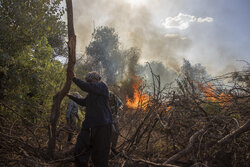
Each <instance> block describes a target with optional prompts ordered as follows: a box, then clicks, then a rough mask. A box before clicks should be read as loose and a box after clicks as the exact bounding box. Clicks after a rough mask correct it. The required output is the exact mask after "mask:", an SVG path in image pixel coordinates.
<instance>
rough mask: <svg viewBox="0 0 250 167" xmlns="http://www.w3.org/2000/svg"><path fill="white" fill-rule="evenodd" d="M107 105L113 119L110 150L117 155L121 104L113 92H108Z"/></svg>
mask: <svg viewBox="0 0 250 167" xmlns="http://www.w3.org/2000/svg"><path fill="white" fill-rule="evenodd" d="M109 105H110V110H111V113H112V117H113V119H114V123H113V126H112V137H111V150H112V152H113V153H114V154H117V153H118V152H117V151H116V145H117V140H118V137H119V134H120V128H119V110H122V109H123V106H124V105H123V103H122V101H121V99H120V98H119V97H117V96H116V95H115V94H114V93H113V92H111V91H110V92H109Z"/></svg>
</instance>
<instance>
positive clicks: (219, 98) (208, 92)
mask: <svg viewBox="0 0 250 167" xmlns="http://www.w3.org/2000/svg"><path fill="white" fill-rule="evenodd" d="M198 85H199V87H200V88H201V90H202V91H203V92H204V94H205V96H206V99H207V100H208V101H211V102H218V103H219V104H220V105H221V106H225V105H229V104H230V100H231V99H232V96H231V95H227V94H224V93H221V94H219V95H218V94H217V95H216V93H214V91H215V89H214V87H212V85H211V84H210V83H208V86H206V87H204V86H203V85H202V84H201V83H198Z"/></svg>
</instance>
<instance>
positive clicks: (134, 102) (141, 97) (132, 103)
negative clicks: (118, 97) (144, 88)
mask: <svg viewBox="0 0 250 167" xmlns="http://www.w3.org/2000/svg"><path fill="white" fill-rule="evenodd" d="M141 83H142V81H141V80H137V82H135V83H134V84H133V86H132V87H133V90H134V93H133V98H131V99H130V98H129V97H128V96H126V105H127V106H128V107H129V108H132V109H136V108H138V107H139V106H142V108H143V109H145V108H146V105H147V104H148V103H149V96H148V95H147V94H143V93H141V92H140V91H139V86H140V84H141Z"/></svg>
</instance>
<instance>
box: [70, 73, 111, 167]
mask: <svg viewBox="0 0 250 167" xmlns="http://www.w3.org/2000/svg"><path fill="white" fill-rule="evenodd" d="M70 75H71V76H70V77H72V78H73V79H72V81H73V82H74V83H75V84H76V85H77V86H78V87H79V88H80V89H82V90H83V91H85V92H87V93H88V94H87V96H86V98H84V99H83V98H79V97H75V96H72V95H68V97H69V98H70V99H72V100H74V101H75V102H76V103H77V104H79V105H82V106H85V107H86V114H85V120H84V121H83V123H82V129H81V132H80V133H79V135H78V137H77V142H76V145H75V157H76V166H77V167H87V166H88V160H89V157H90V155H91V159H92V161H93V164H94V166H95V167H108V156H109V150H110V139H111V129H112V123H113V120H112V115H111V112H110V109H109V104H108V100H109V90H108V87H107V85H106V84H105V83H104V82H102V81H101V76H100V75H99V74H98V73H97V72H89V73H88V74H87V75H86V77H85V80H86V82H85V81H82V80H80V79H78V78H76V77H75V76H74V72H71V73H70Z"/></svg>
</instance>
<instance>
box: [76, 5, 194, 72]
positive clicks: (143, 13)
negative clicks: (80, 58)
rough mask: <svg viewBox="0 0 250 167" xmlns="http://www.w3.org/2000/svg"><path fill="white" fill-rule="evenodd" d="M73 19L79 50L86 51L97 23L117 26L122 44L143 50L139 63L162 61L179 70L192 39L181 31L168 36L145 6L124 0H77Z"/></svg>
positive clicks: (125, 46) (98, 24) (167, 65)
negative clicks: (179, 33) (156, 23)
mask: <svg viewBox="0 0 250 167" xmlns="http://www.w3.org/2000/svg"><path fill="white" fill-rule="evenodd" d="M74 18H75V29H76V34H77V37H78V39H77V41H78V49H79V50H81V52H84V51H85V47H86V46H87V45H88V44H89V42H90V40H91V33H93V30H94V26H95V27H98V26H109V27H114V28H115V30H116V32H117V33H118V35H119V37H120V39H119V40H120V42H121V44H122V47H124V48H129V47H137V48H139V49H140V50H141V58H140V59H139V62H140V63H144V62H146V61H159V62H162V63H163V64H164V65H165V66H166V67H170V68H172V69H174V70H176V71H179V70H180V64H181V61H182V58H183V57H184V56H183V54H184V52H185V51H186V50H187V49H188V48H189V47H190V45H191V41H190V40H189V39H188V38H187V37H183V36H180V35H178V34H168V35H166V34H165V32H164V31H163V29H161V28H160V27H156V26H155V25H154V24H153V19H152V14H151V12H150V10H149V9H148V8H147V7H146V6H137V7H134V6H132V5H130V4H129V3H128V1H125V0H120V1H117V0H98V1H93V0H74Z"/></svg>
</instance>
